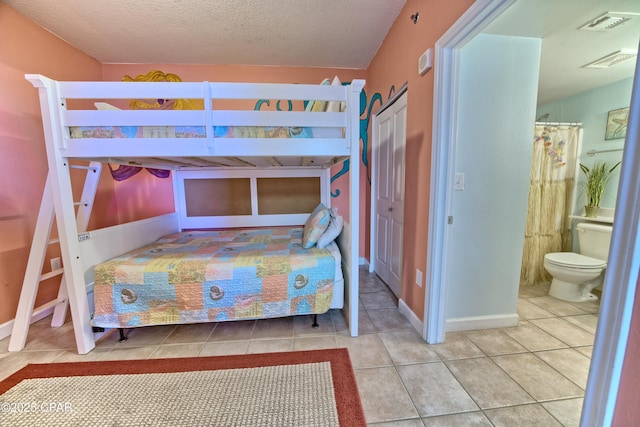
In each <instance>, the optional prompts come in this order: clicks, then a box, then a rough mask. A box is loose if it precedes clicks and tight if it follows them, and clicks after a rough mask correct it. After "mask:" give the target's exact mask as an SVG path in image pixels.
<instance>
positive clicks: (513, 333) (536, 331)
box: [504, 321, 567, 351]
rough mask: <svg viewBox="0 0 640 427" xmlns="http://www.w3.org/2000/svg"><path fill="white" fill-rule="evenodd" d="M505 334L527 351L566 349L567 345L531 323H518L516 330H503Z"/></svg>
mask: <svg viewBox="0 0 640 427" xmlns="http://www.w3.org/2000/svg"><path fill="white" fill-rule="evenodd" d="M504 332H505V334H507V335H509V336H510V337H511V338H513V339H515V340H516V341H518V342H519V343H520V344H522V345H523V346H524V347H525V348H526V349H527V350H529V351H540V350H551V349H555V348H566V347H567V344H565V343H563V342H562V341H560V340H558V339H556V338H554V337H552V336H551V335H549V334H548V333H546V332H545V331H543V330H542V329H540V328H538V327H537V326H536V325H534V324H532V323H531V322H522V321H521V322H520V323H519V324H518V327H517V328H508V329H505V330H504Z"/></svg>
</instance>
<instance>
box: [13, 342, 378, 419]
mask: <svg viewBox="0 0 640 427" xmlns="http://www.w3.org/2000/svg"><path fill="white" fill-rule="evenodd" d="M0 393H2V395H0V426H5V425H7V426H34V425H46V426H103V425H104V426H319V427H320V426H321V427H325V426H326V427H330V426H360V425H362V426H364V425H366V423H365V420H364V414H363V412H362V406H361V404H360V397H359V395H358V390H357V386H356V383H355V377H354V375H353V368H352V366H351V362H350V360H349V355H348V352H347V350H346V349H331V350H318V351H303V352H290V353H268V354H252V355H238V356H223V357H202V358H197V357H196V358H182V359H155V360H154V359H150V360H135V361H108V362H82V363H49V364H41V365H28V366H27V367H25V368H23V369H22V370H20V371H18V372H16V373H15V374H13V375H12V376H10V377H9V378H7V379H6V380H4V381H2V382H1V383H0Z"/></svg>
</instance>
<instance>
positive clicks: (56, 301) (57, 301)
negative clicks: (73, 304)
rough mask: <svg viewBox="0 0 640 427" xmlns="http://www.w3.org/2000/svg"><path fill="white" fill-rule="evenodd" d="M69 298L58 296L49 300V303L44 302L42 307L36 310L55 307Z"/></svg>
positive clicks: (40, 310)
mask: <svg viewBox="0 0 640 427" xmlns="http://www.w3.org/2000/svg"><path fill="white" fill-rule="evenodd" d="M66 302H67V299H66V298H56V299H54V300H53V301H49V302H48V303H45V304H42V305H41V306H40V307H38V308H36V309H35V310H37V311H39V312H42V311H45V310H47V309H49V308H51V307H55V306H56V305H58V304H62V303H66ZM35 310H34V311H35Z"/></svg>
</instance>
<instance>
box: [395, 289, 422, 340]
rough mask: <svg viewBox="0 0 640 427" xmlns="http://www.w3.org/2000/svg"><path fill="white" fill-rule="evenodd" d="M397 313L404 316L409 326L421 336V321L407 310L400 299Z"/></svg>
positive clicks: (407, 307)
mask: <svg viewBox="0 0 640 427" xmlns="http://www.w3.org/2000/svg"><path fill="white" fill-rule="evenodd" d="M398 311H400V313H402V314H403V315H404V317H406V318H407V320H408V321H409V324H411V326H413V328H414V329H415V330H416V331H417V332H418V334H420V336H422V320H420V318H418V316H416V314H415V313H414V312H413V310H411V308H409V306H408V305H407V303H406V302H404V300H403V299H402V298H400V299H399V300H398Z"/></svg>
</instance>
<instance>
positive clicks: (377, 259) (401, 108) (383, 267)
mask: <svg viewBox="0 0 640 427" xmlns="http://www.w3.org/2000/svg"><path fill="white" fill-rule="evenodd" d="M406 124H407V93H406V92H405V93H404V94H403V95H402V96H400V97H399V98H398V99H397V100H396V101H395V102H394V103H393V104H392V105H390V106H388V107H387V108H386V109H385V110H384V111H382V112H381V113H379V114H378V115H377V116H376V137H375V138H376V141H374V150H375V153H374V158H375V169H374V180H375V186H374V192H375V193H374V194H375V215H374V233H375V244H374V248H373V252H374V253H373V258H374V271H375V272H376V274H377V275H378V276H380V278H381V279H382V280H384V282H385V283H386V284H387V285H388V286H389V288H390V289H391V290H392V291H393V293H394V294H395V295H396V296H397V297H398V298H399V297H400V287H401V282H402V280H401V278H402V235H403V231H404V171H405V143H406Z"/></svg>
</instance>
